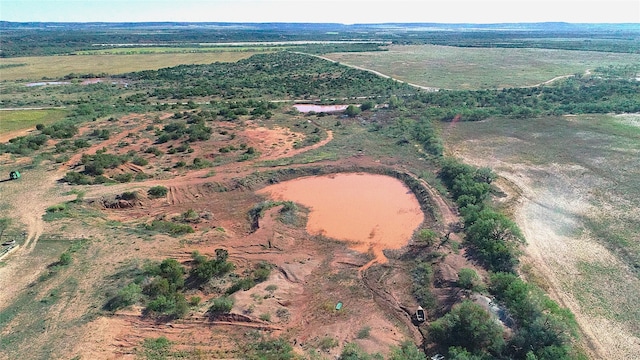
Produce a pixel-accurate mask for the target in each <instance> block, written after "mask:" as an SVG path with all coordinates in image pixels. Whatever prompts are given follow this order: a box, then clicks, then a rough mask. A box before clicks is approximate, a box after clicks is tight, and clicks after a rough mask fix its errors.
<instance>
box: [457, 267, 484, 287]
mask: <svg viewBox="0 0 640 360" xmlns="http://www.w3.org/2000/svg"><path fill="white" fill-rule="evenodd" d="M479 283H480V276H478V274H477V273H476V271H475V270H473V269H469V268H462V269H460V271H458V286H460V287H461V288H463V289H468V290H471V289H473V288H474V287H476V286H478V284H479Z"/></svg>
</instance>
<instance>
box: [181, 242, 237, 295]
mask: <svg viewBox="0 0 640 360" xmlns="http://www.w3.org/2000/svg"><path fill="white" fill-rule="evenodd" d="M228 256H229V254H228V252H227V251H226V250H223V249H216V258H215V259H211V260H209V259H207V257H205V256H203V255H201V254H200V253H198V252H197V251H194V252H193V254H191V257H192V258H193V262H194V265H193V267H192V268H191V271H190V273H189V275H190V276H191V277H192V278H193V280H194V281H195V282H196V283H205V282H207V281H209V280H210V279H211V278H213V277H214V276H221V275H224V274H226V273H228V272H230V271H232V270H233V269H234V265H233V263H231V262H228V261H227V258H228ZM236 291H237V290H236Z"/></svg>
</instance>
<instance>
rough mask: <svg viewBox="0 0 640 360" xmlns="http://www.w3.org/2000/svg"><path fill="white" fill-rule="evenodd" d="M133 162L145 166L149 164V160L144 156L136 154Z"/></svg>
mask: <svg viewBox="0 0 640 360" xmlns="http://www.w3.org/2000/svg"><path fill="white" fill-rule="evenodd" d="M131 162H132V163H134V164H135V165H138V166H145V165H149V161H148V160H147V159H145V158H143V157H140V156H136V157H134V158H133V160H131Z"/></svg>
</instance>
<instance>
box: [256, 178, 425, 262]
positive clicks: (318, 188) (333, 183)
mask: <svg viewBox="0 0 640 360" xmlns="http://www.w3.org/2000/svg"><path fill="white" fill-rule="evenodd" d="M258 193H260V194H269V196H271V197H273V198H274V199H276V200H291V201H294V202H298V203H301V204H303V205H305V206H307V207H309V208H310V209H311V213H310V214H309V221H308V223H307V231H309V233H311V234H320V235H326V236H328V237H331V238H334V239H338V240H342V241H347V242H349V243H350V248H351V249H353V250H356V251H359V252H363V253H366V252H369V251H372V252H373V254H374V256H375V259H374V260H375V262H378V263H385V262H387V261H388V260H387V258H386V257H385V256H384V254H383V253H382V251H383V250H384V249H400V248H401V247H403V246H405V245H406V244H407V242H408V241H409V239H410V238H411V236H412V234H413V231H414V230H415V229H416V228H417V227H418V226H419V225H420V224H421V223H422V221H423V220H424V215H423V213H422V210H421V208H420V204H419V203H418V200H417V199H416V197H415V196H414V195H413V193H412V192H411V191H410V190H409V189H408V188H407V187H406V186H405V185H404V184H403V183H402V182H401V181H400V180H398V179H395V178H392V177H389V176H384V175H373V174H363V173H342V174H335V175H327V176H317V177H304V178H300V179H295V180H290V181H287V182H284V183H280V184H276V185H271V186H268V187H266V188H264V189H262V190H260V191H259V192H258Z"/></svg>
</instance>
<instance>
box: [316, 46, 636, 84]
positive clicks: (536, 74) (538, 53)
mask: <svg viewBox="0 0 640 360" xmlns="http://www.w3.org/2000/svg"><path fill="white" fill-rule="evenodd" d="M388 50H389V51H385V52H360V53H334V54H328V55H326V57H328V58H330V59H332V60H335V61H339V62H341V63H345V64H349V65H354V66H359V67H363V68H366V69H371V70H375V71H378V72H380V73H382V74H385V75H388V76H391V77H393V78H396V79H399V80H402V81H406V82H410V83H414V84H417V85H421V86H428V87H436V88H443V89H486V88H503V87H519V86H532V85H536V84H540V83H542V82H545V81H548V80H550V79H553V78H555V77H558V76H563V75H571V74H576V73H579V74H582V73H584V72H585V71H586V70H588V69H594V68H596V67H599V66H605V67H606V66H608V65H631V64H637V63H639V62H640V55H638V54H618V53H604V52H590V51H569V50H548V49H501V48H462V47H451V46H436V45H410V46H402V45H397V46H390V47H389V48H388Z"/></svg>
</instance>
